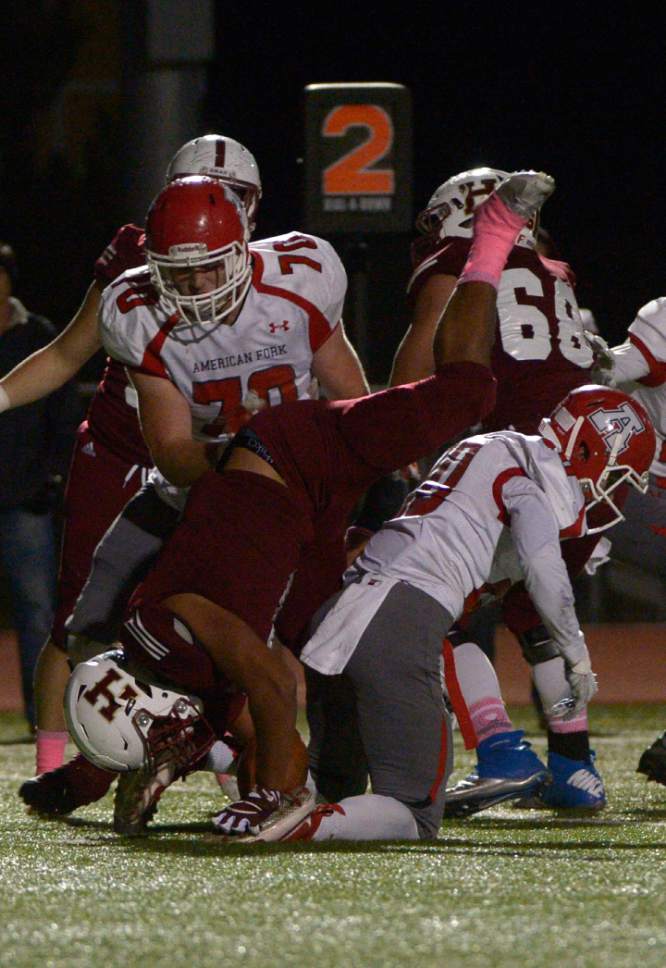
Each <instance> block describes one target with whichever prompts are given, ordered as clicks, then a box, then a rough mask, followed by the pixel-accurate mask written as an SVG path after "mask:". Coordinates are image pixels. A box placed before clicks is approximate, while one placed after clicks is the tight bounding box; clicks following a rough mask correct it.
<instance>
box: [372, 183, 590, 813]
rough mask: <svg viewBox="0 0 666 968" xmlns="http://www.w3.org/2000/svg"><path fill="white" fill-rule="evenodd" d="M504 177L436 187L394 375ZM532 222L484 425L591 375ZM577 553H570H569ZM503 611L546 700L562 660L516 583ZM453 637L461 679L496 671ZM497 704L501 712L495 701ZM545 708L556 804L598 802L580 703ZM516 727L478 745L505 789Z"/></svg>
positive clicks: (521, 758)
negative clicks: (557, 713) (570, 712)
mask: <svg viewBox="0 0 666 968" xmlns="http://www.w3.org/2000/svg"><path fill="white" fill-rule="evenodd" d="M502 177H504V173H503V172H501V171H498V170H496V169H493V168H478V169H473V170H472V171H468V172H462V173H461V174H459V175H455V176H454V177H452V178H449V179H448V180H447V181H446V182H444V183H443V184H442V185H440V186H439V188H437V190H436V191H435V192H434V194H433V196H432V198H431V199H430V201H429V202H428V205H427V206H426V208H425V209H424V211H423V212H422V213H421V214H420V215H419V217H418V218H417V223H416V224H417V228H418V229H419V231H420V233H421V237H420V238H419V239H418V240H417V241H416V242H415V244H414V246H413V249H412V261H413V266H414V269H413V273H412V277H411V279H410V281H409V284H408V299H409V302H410V305H411V308H412V323H411V325H410V327H409V329H408V330H407V332H406V334H405V337H404V339H403V341H402V343H401V345H400V347H399V348H398V351H397V353H396V358H395V361H394V366H393V373H392V377H391V379H392V382H394V383H396V382H397V383H400V382H403V381H404V380H408V379H412V380H413V379H417V378H419V377H422V376H424V375H425V374H427V373H428V372H430V370H431V367H432V353H431V350H430V347H429V340H430V339H431V337H432V332H433V328H434V326H436V324H437V320H438V318H439V316H440V314H441V312H442V309H443V307H444V306H445V305H446V300H447V299H448V298H449V296H450V293H451V292H452V290H453V287H454V286H455V283H456V278H457V276H458V274H459V272H460V269H461V267H462V265H463V264H464V261H465V258H466V254H467V252H468V250H469V245H470V227H471V218H472V216H473V213H474V210H475V207H476V206H477V205H478V204H479V203H480V201H482V200H483V199H484V198H486V197H487V195H488V193H489V192H490V191H492V189H493V187H494V186H495V185H496V184H497V182H498V180H499V179H501V178H502ZM537 228H538V217H537V218H535V219H534V221H533V222H531V223H530V224H529V225H528V226H526V228H525V230H524V231H523V232H522V233H521V234H520V236H519V237H518V239H517V240H516V245H515V247H514V249H513V251H512V252H511V254H510V256H509V258H508V260H507V264H506V268H505V270H504V272H503V274H502V279H501V283H500V288H499V293H498V298H497V330H496V339H495V345H494V348H493V357H492V368H493V372H494V373H495V375H496V377H497V381H498V392H497V405H496V407H495V409H494V411H493V413H492V414H490V415H489V417H488V418H487V419H486V420H485V421H484V423H483V429H484V430H486V431H492V430H499V429H502V428H507V427H511V428H514V429H516V430H519V431H521V432H523V433H535V432H536V431H537V429H538V426H539V423H540V421H541V419H542V418H543V417H545V416H547V415H548V414H549V413H550V412H551V411H552V409H553V407H554V406H555V404H556V403H557V402H558V401H559V400H560V399H562V397H563V396H564V395H565V394H566V393H567V392H569V391H571V390H572V389H574V388H575V387H578V386H581V385H583V384H585V383H587V382H589V380H590V368H591V366H592V362H593V356H592V353H591V350H590V347H589V345H588V343H587V341H586V339H585V337H584V330H583V324H582V320H581V316H580V311H579V309H578V305H577V302H576V297H575V293H574V283H575V279H574V275H573V272H572V271H571V269H570V267H569V266H568V265H567V264H566V263H563V262H561V261H558V260H555V259H549V258H545V257H544V256H543V255H541V254H540V253H539V252H538V251H537V246H536V233H537ZM596 540H597V539H596V538H594V537H591V538H590V537H587V538H585V539H584V540H583V541H582V542H577V543H576V544H577V546H578V547H577V550H576V554H575V556H573V555H572V548H571V547H569V548H567V549H566V551H565V556H566V560H567V564H568V566H569V568H570V573H572V574H576V573H577V571H578V570H580V568H582V566H583V564H584V563H585V561H586V560H587V559H588V557H589V556H590V554H591V552H592V550H593V548H594V546H595V544H596ZM572 557H575V560H573V561H570V559H571V558H572ZM479 621H480V618H479V617H476V618H475V623H474V624H475V625H477V626H478V625H479ZM504 621H505V622H506V624H507V625H508V626H509V627H510V628H511V629H512V630H513V631H514V632H515V633H516V634H517V635H518V638H519V641H520V644H521V648H522V650H523V654H524V656H525V658H526V660H527V661H528V663H529V664H530V666H531V668H532V674H533V678H534V681H535V685H536V687H537V689H538V690H539V692H540V694H541V695H542V700H543V705H544V706H545V707H546V708H551V707H552V702H551V701H550V700H551V698H552V695H553V694H556V693H559V692H561V690H562V688H563V686H564V684H565V677H564V666H563V663H562V660H561V657H560V656H559V654H558V652H557V649H556V648H555V647H554V645H553V644H552V643H551V641H550V637H549V636H548V634H547V632H546V631H545V629H544V628H543V626H542V625H541V623H540V621H539V617H538V615H537V614H536V612H535V610H534V608H533V607H532V605H531V603H530V602H529V598H528V597H527V596H526V595H525V593H524V590H522V586H520V585H519V586H517V587H516V588H515V589H513V590H512V591H511V592H510V593H509V595H508V596H507V598H506V600H505V603H504ZM452 642H453V643H454V644H455V656H456V663H457V665H458V666H459V667H460V673H459V674H460V678H461V682H463V681H464V682H466V683H471V682H472V680H473V678H474V677H475V676H478V675H481V676H482V678H483V680H484V681H486V682H487V683H488V684H490V681H491V680H492V679H493V676H494V673H493V672H492V669H490V667H489V664H488V663H487V662H485V660H484V657H483V656H482V655H481V649H480V648H479V646H478V645H477V643H476V642H475V641H474V640H473V637H472V635H471V634H470V633H465V631H464V629H462V628H461V629H456V630H454V634H453V635H452ZM465 666H466V667H467V669H465V668H464V667H465ZM495 708H496V709H497V711H498V714H499V706H496V707H495ZM489 709H490V707H488V710H489ZM488 710H486V712H488ZM551 719H552V721H549V722H548V745H549V766H550V768H551V770H553V771H554V772H555V774H556V777H557V779H556V781H555V782H554V783H553V784H551V786H550V787H549V788H548V796H549V798H550V800H551V805H553V806H560V807H564V806H576V807H579V808H581V807H586V808H590V809H598V808H599V807H600V806H603V804H604V803H605V792H604V789H603V784H602V782H601V779H600V777H599V775H598V772H597V770H596V768H595V766H594V761H593V756H592V753H591V751H590V747H589V736H588V725H587V713H586V711H585V710H581V711H580V715H579V716H578V717H577V719H576V721H563V720H562V719H558V718H556V717H551ZM522 735H523V734H522V733H521V732H520V731H515V730H513V729H510V728H507V729H506V730H505V731H504V736H503V737H502V739H501V742H500V740H497V741H496V742H495V743H494V745H493V749H492V751H490V750H487V749H486V748H485V747H484V748H483V749H482V750H481V758H482V760H483V762H480V763H479V766H480V768H481V770H482V772H483V771H486V772H489V773H492V774H493V775H494V776H495V777H496V778H501V777H502V776H505V777H506V779H507V789H509V788H515V786H516V781H517V782H518V784H520V783H522V782H523V781H526V780H528V779H529V777H530V775H531V774H532V773H533V772H534V761H533V754H532V753H531V751H529V750H528V749H527V747H526V746H525V744H524V742H523V739H522ZM466 740H467V743H468V745H472V746H473V745H476V742H477V740H478V737H475V736H474V733H473V731H471V733H470V734H469V735H468V736H467V737H466ZM581 771H583V772H584V773H585V774H586V783H584V784H583V786H582V787H581V786H580V785H577V786H571V784H570V783H569V782H568V781H569V778H570V777H572V776H574V775H575V776H576V781H577V783H578V781H579V780H580V774H581ZM587 781H589V782H587ZM466 782H467V781H464V784H463V788H461V789H459V790H458V791H457V792H456V793H454V794H453V796H452V797H451V798H450V801H451V803H453V802H454V800H455V799H456V797H457V796H462V797H463V798H464V797H465V795H466V793H465V791H466V790H467V787H466V786H465V783H466Z"/></svg>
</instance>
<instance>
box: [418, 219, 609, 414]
mask: <svg viewBox="0 0 666 968" xmlns="http://www.w3.org/2000/svg"><path fill="white" fill-rule="evenodd" d="M424 242H425V240H422V239H421V240H418V243H419V244H418V245H415V246H414V247H413V249H412V259H413V262H414V265H415V268H414V272H413V274H412V278H411V280H410V282H409V285H408V295H409V299H410V301H411V302H412V304H413V302H414V299H415V297H416V294H417V293H418V292H419V290H420V288H421V287H422V286H423V284H424V283H425V281H426V280H427V279H429V278H430V276H432V275H436V274H444V275H451V276H459V275H460V273H461V272H462V270H463V267H464V265H465V262H466V260H467V254H468V252H469V248H470V246H471V239H461V238H451V239H444V240H438V241H437V243H436V244H432V243H431V244H430V245H429V247H427V248H426V247H425V246H424ZM574 285H575V278H574V275H573V273H572V271H571V269H570V267H569V266H568V265H567V264H566V263H564V262H556V261H555V260H552V259H544V258H543V257H542V256H540V255H539V254H538V253H537V252H535V251H534V250H533V249H530V248H527V247H525V246H515V247H514V249H513V251H512V252H511V255H510V256H509V259H508V261H507V264H506V268H505V270H504V272H503V273H502V280H501V283H500V288H499V291H498V294H497V330H496V337H495V346H494V348H493V354H492V369H493V373H494V374H495V377H496V378H497V384H498V386H497V403H496V405H495V409H494V410H493V412H492V413H491V414H490V416H489V417H488V418H487V419H486V420H485V421H484V424H483V427H484V430H487V431H490V430H501V429H503V428H506V427H509V426H513V427H515V429H516V430H520V431H522V432H523V433H534V432H535V431H536V430H537V428H538V425H539V421H540V419H541V418H542V417H545V416H548V415H549V414H550V413H551V411H552V410H553V409H554V407H555V406H556V404H557V403H559V401H560V400H561V399H562V398H563V397H564V396H566V394H567V393H569V391H570V390H573V389H574V387H578V386H582V385H583V384H584V383H589V382H590V375H589V370H590V368H591V366H592V351H591V350H590V348H589V346H588V344H587V341H586V340H585V338H584V336H583V324H582V321H581V317H580V310H579V309H578V304H577V302H576V297H575V294H574V289H573V287H574Z"/></svg>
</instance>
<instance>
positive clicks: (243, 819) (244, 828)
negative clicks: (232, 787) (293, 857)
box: [213, 787, 316, 844]
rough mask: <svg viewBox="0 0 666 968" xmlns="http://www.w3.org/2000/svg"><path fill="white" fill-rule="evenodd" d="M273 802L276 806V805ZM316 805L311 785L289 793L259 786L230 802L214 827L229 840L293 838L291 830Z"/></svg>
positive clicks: (262, 840) (248, 840)
mask: <svg viewBox="0 0 666 968" xmlns="http://www.w3.org/2000/svg"><path fill="white" fill-rule="evenodd" d="M273 802H274V803H275V806H272V803H273ZM315 806H316V798H315V794H314V792H313V791H312V790H308V788H307V787H299V788H298V789H296V790H291V791H290V792H289V793H288V794H287V793H278V792H277V791H274V790H264V789H263V788H261V787H255V789H254V790H253V791H251V792H250V794H248V796H247V797H246V798H245V800H239V801H237V803H233V804H230V806H229V807H227V808H226V809H225V810H223V811H222V812H221V813H219V814H218V815H217V816H216V817H215V818H214V819H213V827H214V829H215V831H216V834H217V835H218V836H221V838H222V839H223V840H224V841H226V842H227V843H235V844H257V843H264V844H268V843H275V842H276V841H279V840H287V839H289V834H291V833H292V832H293V831H294V830H295V829H296V828H297V827H299V826H300V825H301V823H302V822H303V821H304V820H305V818H306V817H308V816H309V814H311V813H312V812H313V810H314V809H315ZM234 830H236V831H238V832H234Z"/></svg>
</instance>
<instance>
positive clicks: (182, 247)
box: [169, 242, 208, 257]
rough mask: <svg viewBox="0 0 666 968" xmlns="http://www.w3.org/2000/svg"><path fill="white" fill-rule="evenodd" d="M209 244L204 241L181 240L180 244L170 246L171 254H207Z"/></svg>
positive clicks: (173, 255) (174, 255) (175, 255)
mask: <svg viewBox="0 0 666 968" xmlns="http://www.w3.org/2000/svg"><path fill="white" fill-rule="evenodd" d="M207 252H208V246H207V245H206V244H205V243H204V242H181V243H179V244H178V245H170V246H169V255H170V256H172V257H177V256H181V255H206V253H207Z"/></svg>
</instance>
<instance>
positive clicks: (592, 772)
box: [539, 750, 606, 810]
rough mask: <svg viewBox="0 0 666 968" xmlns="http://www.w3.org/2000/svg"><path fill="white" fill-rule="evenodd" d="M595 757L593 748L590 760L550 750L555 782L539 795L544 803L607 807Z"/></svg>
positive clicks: (560, 806)
mask: <svg viewBox="0 0 666 968" xmlns="http://www.w3.org/2000/svg"><path fill="white" fill-rule="evenodd" d="M594 760H595V754H594V751H593V750H590V758H589V759H587V760H571V759H569V757H568V756H560V754H559V753H549V754H548V767H549V769H550V771H551V773H552V774H553V782H552V783H551V784H550V786H549V787H548V788H547V789H544V790H542V791H541V793H540V794H539V799H541V800H542V801H543V804H544V806H546V807H551V808H552V809H556V810H557V809H559V810H602V809H603V808H604V807H605V806H606V790H605V788H604V781H603V780H602V779H601V777H600V776H599V773H598V771H597V768H596V766H595V765H594Z"/></svg>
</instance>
